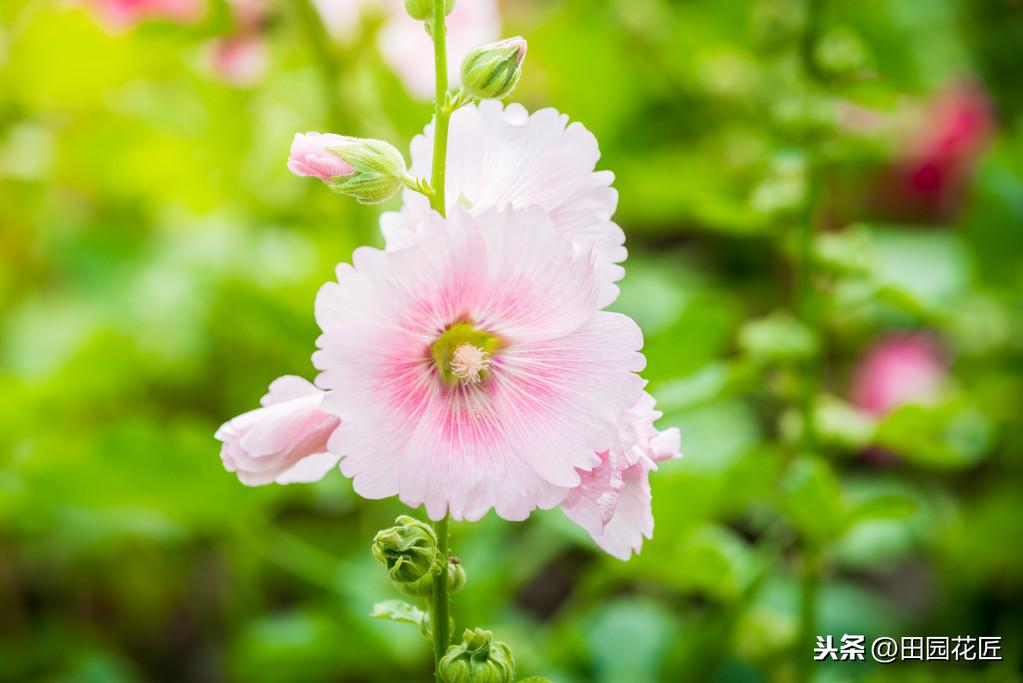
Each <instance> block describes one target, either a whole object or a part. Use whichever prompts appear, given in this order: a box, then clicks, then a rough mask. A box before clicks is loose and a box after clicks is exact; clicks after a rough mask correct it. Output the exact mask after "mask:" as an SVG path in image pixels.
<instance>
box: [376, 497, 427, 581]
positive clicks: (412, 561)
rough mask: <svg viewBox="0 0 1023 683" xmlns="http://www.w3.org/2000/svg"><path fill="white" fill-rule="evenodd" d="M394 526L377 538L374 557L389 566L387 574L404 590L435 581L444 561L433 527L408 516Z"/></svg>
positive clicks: (395, 522)
mask: <svg viewBox="0 0 1023 683" xmlns="http://www.w3.org/2000/svg"><path fill="white" fill-rule="evenodd" d="M394 524H395V526H393V527H391V528H389V529H384V530H383V531H380V532H378V533H377V535H376V536H375V537H374V538H373V546H372V551H373V557H375V558H377V559H378V560H380V562H381V563H382V564H383V565H384V566H385V567H387V575H388V576H390V577H391V581H393V582H394V584H395V585H396V586H398V587H399V588H401V589H402V590H406V587H408V586H415V585H416V584H418V583H420V582H422V581H424V580H425V581H427V582H431V581H432V580H433V578H432V577H433V573H434V571H436V570H437V569H438V565H437V563H438V562H439V561H440V554H439V553H438V552H437V534H436V533H434V531H433V529H432V528H431V527H430V525H429V524H426V523H425V522H422V521H420V520H418V519H416V518H415V517H409V516H408V515H402V516H400V517H398V519H396V520H394ZM430 585H432V584H430Z"/></svg>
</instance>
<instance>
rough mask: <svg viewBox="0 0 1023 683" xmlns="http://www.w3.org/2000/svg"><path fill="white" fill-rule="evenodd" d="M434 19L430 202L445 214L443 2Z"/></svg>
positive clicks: (446, 124) (446, 112)
mask: <svg viewBox="0 0 1023 683" xmlns="http://www.w3.org/2000/svg"><path fill="white" fill-rule="evenodd" d="M433 4H434V7H433V22H432V24H431V26H430V33H431V35H433V63H434V70H435V71H436V75H437V88H436V100H435V101H434V103H433V174H432V177H431V178H430V185H432V186H433V197H432V198H431V200H430V205H431V206H433V208H434V209H435V210H436V211H437V212H438V213H440V215H442V216H443V215H445V213H446V207H447V204H446V203H445V198H444V180H445V175H446V172H447V161H448V127H449V126H450V124H451V110H450V109H449V108H448V106H447V96H448V48H447V26H446V25H445V23H444V11H445V6H446V5H447V3H446V2H444V1H443V0H439V1H438V2H434V3H433Z"/></svg>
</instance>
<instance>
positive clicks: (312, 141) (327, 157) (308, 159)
mask: <svg viewBox="0 0 1023 683" xmlns="http://www.w3.org/2000/svg"><path fill="white" fill-rule="evenodd" d="M350 139H351V138H347V137H344V136H342V135H335V134H334V133H326V134H320V133H305V134H302V133H295V139H294V140H293V141H292V143H291V155H290V156H289V157H288V170H289V171H291V172H292V173H294V174H295V175H297V176H308V177H312V178H319V179H320V180H322V181H323V182H327V181H329V180H330V179H331V178H338V177H343V176H350V175H352V174H354V173H355V169H354V168H352V167H351V166H349V165H348V164H346V163H345V162H344V161H342V160H341V158H340V157H339V156H337V155H336V154H334V153H333V152H331V151H330V150H329V149H328V148H330V147H334V146H337V145H338V144H339V143H342V142H345V141H346V140H350Z"/></svg>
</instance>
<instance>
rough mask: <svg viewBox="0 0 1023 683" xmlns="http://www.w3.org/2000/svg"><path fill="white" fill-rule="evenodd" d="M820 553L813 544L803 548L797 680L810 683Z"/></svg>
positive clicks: (797, 642) (812, 672) (812, 674)
mask: <svg viewBox="0 0 1023 683" xmlns="http://www.w3.org/2000/svg"><path fill="white" fill-rule="evenodd" d="M820 575H821V569H820V553H819V551H818V550H817V549H816V548H815V547H812V546H807V547H806V548H804V550H803V576H802V581H801V585H800V591H799V630H798V634H799V635H798V637H797V638H796V661H797V665H796V670H797V672H798V676H797V680H799V681H802V683H810V681H812V680H813V677H814V669H813V660H812V659H811V654H810V653H811V651H812V650H811V648H812V647H813V643H814V637H815V636H816V632H817V595H818V593H819V592H820V590H819V589H820Z"/></svg>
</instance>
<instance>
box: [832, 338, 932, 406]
mask: <svg viewBox="0 0 1023 683" xmlns="http://www.w3.org/2000/svg"><path fill="white" fill-rule="evenodd" d="M945 374H946V367H945V362H944V360H943V359H942V357H941V352H940V351H939V349H938V347H937V345H936V344H935V343H934V342H933V341H932V340H931V339H930V338H929V337H926V336H922V335H907V334H898V335H893V336H890V337H888V338H886V339H883V340H881V341H880V342H879V343H877V344H875V345H874V347H873V348H871V349H870V351H869V352H868V353H867V355H866V356H865V357H864V359H863V360H862V361H861V362H860V365H859V367H858V368H857V370H856V373H855V377H854V380H853V390H852V393H853V402H854V403H855V404H856V405H857V406H858V407H859V408H860V409H862V410H864V411H865V412H867V413H870V414H871V415H876V416H882V415H886V414H888V413H890V412H892V411H893V410H895V409H896V408H898V407H900V406H903V405H905V404H908V403H928V402H930V401H933V400H934V399H935V398H936V397H937V395H938V391H939V389H940V388H941V383H942V381H943V380H944V378H945Z"/></svg>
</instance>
